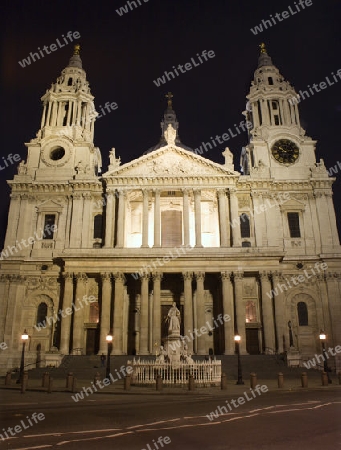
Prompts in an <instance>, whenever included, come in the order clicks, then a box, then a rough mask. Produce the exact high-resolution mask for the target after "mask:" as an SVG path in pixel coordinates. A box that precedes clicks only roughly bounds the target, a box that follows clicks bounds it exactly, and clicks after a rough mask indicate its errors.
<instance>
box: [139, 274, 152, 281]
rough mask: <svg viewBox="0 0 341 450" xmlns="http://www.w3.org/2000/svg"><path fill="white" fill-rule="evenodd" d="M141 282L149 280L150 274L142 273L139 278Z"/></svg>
mask: <svg viewBox="0 0 341 450" xmlns="http://www.w3.org/2000/svg"><path fill="white" fill-rule="evenodd" d="M140 278H141V280H149V278H150V274H149V273H144V274H143V275H141V276H140Z"/></svg>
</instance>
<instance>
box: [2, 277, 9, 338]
mask: <svg viewBox="0 0 341 450" xmlns="http://www.w3.org/2000/svg"><path fill="white" fill-rule="evenodd" d="M9 286H10V275H0V298H1V299H2V314H0V342H6V340H5V326H6V321H7V312H8V304H9V301H10V300H9V296H8V294H9Z"/></svg>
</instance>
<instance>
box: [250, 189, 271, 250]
mask: <svg viewBox="0 0 341 450" xmlns="http://www.w3.org/2000/svg"><path fill="white" fill-rule="evenodd" d="M263 195H264V194H263V193H262V192H252V193H251V196H252V201H253V210H254V211H260V212H259V213H258V214H254V216H253V220H254V224H255V226H254V230H255V238H256V239H255V240H256V246H257V247H262V246H264V247H266V246H267V245H268V240H267V223H266V216H265V211H262V210H261V207H262V205H263V204H264V198H263ZM250 226H251V220H250Z"/></svg>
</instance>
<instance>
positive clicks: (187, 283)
mask: <svg viewBox="0 0 341 450" xmlns="http://www.w3.org/2000/svg"><path fill="white" fill-rule="evenodd" d="M182 276H183V279H184V335H185V336H188V337H189V339H190V341H189V342H188V341H187V340H186V341H185V342H186V344H187V346H188V352H190V353H193V340H192V338H191V333H192V334H193V293H192V279H193V274H192V272H184V273H183V274H182Z"/></svg>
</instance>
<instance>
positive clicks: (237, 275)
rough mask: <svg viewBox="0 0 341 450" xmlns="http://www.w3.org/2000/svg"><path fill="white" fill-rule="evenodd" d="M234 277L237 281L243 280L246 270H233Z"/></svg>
mask: <svg viewBox="0 0 341 450" xmlns="http://www.w3.org/2000/svg"><path fill="white" fill-rule="evenodd" d="M233 278H234V280H235V281H242V280H243V278H244V272H243V271H242V270H237V271H235V272H233Z"/></svg>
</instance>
